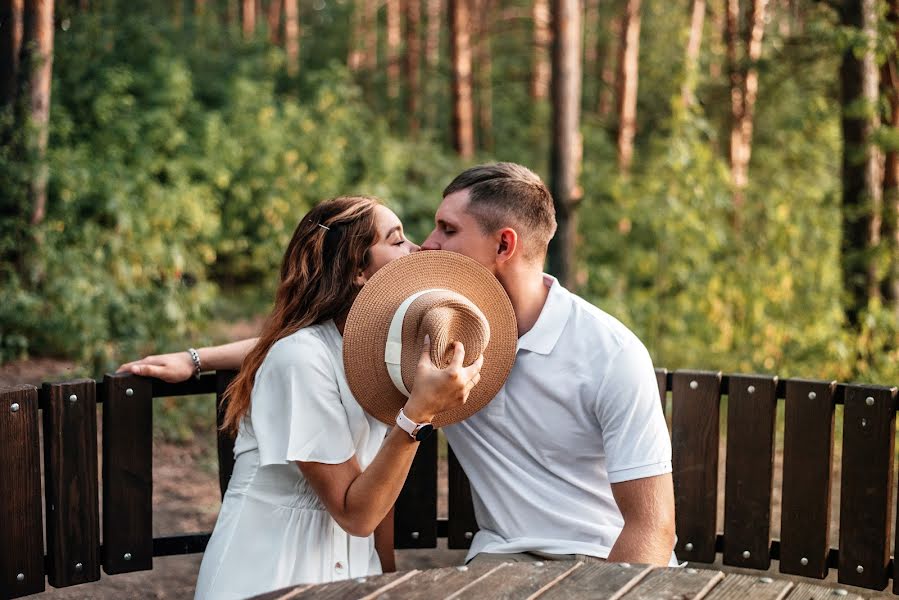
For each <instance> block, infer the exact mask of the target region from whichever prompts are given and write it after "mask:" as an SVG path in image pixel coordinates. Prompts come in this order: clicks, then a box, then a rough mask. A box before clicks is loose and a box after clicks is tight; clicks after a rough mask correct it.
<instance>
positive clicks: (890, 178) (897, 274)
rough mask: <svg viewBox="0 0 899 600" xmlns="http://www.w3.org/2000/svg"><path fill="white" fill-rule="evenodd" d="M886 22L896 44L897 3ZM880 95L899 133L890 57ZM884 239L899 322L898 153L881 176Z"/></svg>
mask: <svg viewBox="0 0 899 600" xmlns="http://www.w3.org/2000/svg"><path fill="white" fill-rule="evenodd" d="M888 5H889V10H888V12H887V22H888V23H889V24H890V26H891V27H892V28H893V38H894V41H895V43H897V44H899V0H889V4H888ZM880 85H881V89H882V90H883V92H882V93H881V96H883V97H885V98H887V100H888V101H889V114H888V119H889V120H888V122H889V126H890V128H891V129H892V130H893V132H894V133H895V132H896V131H899V58H897V56H896V53H893V54H891V55H890V56H889V57H888V58H887V60H886V62H885V63H884V65H883V67H882V68H881V84H880ZM883 204H884V209H883V214H884V220H883V224H884V228H883V238H884V240H885V243H886V244H888V246H889V257H890V258H889V267H888V269H889V270H888V272H887V276H886V280H885V282H884V286H883V287H884V295H885V297H886V299H887V301H888V302H889V306H890V307H891V308H892V310H893V314H894V315H896V318H897V319H899V152H897V151H896V150H890V151H889V152H888V153H887V154H886V160H885V161H884V173H883Z"/></svg>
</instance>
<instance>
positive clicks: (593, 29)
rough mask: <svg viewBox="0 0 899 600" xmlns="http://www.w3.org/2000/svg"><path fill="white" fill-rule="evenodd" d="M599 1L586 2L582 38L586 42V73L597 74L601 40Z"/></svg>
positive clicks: (587, 0)
mask: <svg viewBox="0 0 899 600" xmlns="http://www.w3.org/2000/svg"><path fill="white" fill-rule="evenodd" d="M599 27H600V15H599V0H584V23H583V27H582V30H583V33H582V37H583V40H584V73H591V74H592V73H597V72H599V67H598V66H597V63H596V61H597V58H598V57H599V39H600V37H601V36H600V33H599V32H600V29H599Z"/></svg>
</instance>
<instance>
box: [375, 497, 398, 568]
mask: <svg viewBox="0 0 899 600" xmlns="http://www.w3.org/2000/svg"><path fill="white" fill-rule="evenodd" d="M393 513H394V509H393V508H391V509H390V512H388V513H387V516H386V517H384V520H383V521H381V524H380V525H378V526H377V528H375V551H376V552H377V553H378V558H380V559H381V571H383V572H384V573H393V572H394V571H396V554H395V553H394V551H393Z"/></svg>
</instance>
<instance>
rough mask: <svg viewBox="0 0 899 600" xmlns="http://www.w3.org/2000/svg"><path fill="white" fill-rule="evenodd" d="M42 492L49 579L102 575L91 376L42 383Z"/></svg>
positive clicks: (63, 582)
mask: <svg viewBox="0 0 899 600" xmlns="http://www.w3.org/2000/svg"><path fill="white" fill-rule="evenodd" d="M41 394H42V396H43V400H44V402H43V404H44V477H45V482H46V485H45V488H44V497H45V500H46V514H47V579H48V581H49V582H50V585H52V586H54V587H65V586H69V585H75V584H78V583H86V582H88V581H96V580H98V579H100V515H99V502H98V493H97V397H96V384H95V383H94V382H93V381H92V380H90V379H83V380H80V381H75V382H70V383H53V384H50V383H45V384H44V387H43V389H42V390H41Z"/></svg>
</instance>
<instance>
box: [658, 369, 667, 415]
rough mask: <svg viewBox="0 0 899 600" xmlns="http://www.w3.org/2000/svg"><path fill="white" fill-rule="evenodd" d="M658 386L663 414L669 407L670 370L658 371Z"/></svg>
mask: <svg viewBox="0 0 899 600" xmlns="http://www.w3.org/2000/svg"><path fill="white" fill-rule="evenodd" d="M656 385H658V386H659V399H660V400H661V401H662V414H663V415H664V414H665V407H666V406H667V405H668V402H667V398H668V369H656Z"/></svg>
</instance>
